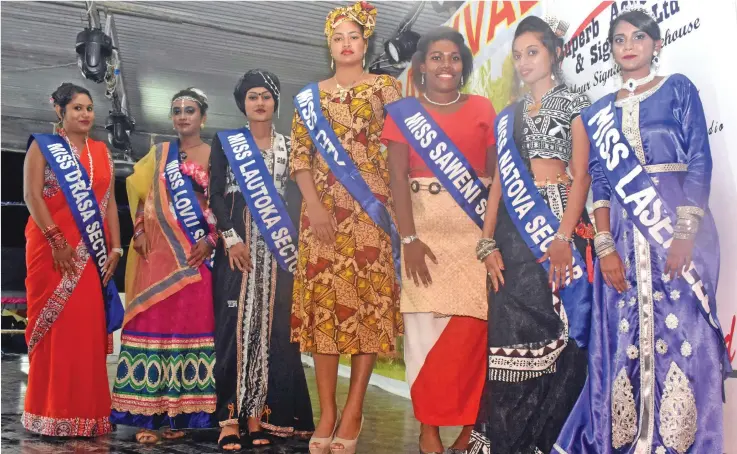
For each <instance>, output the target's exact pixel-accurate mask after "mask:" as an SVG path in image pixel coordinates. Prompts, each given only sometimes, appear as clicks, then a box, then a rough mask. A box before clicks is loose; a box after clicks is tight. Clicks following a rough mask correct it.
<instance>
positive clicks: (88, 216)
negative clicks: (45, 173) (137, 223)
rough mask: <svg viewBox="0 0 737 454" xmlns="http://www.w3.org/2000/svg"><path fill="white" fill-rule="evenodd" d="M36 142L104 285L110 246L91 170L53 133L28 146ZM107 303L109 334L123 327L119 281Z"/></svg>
mask: <svg viewBox="0 0 737 454" xmlns="http://www.w3.org/2000/svg"><path fill="white" fill-rule="evenodd" d="M34 139H35V140H36V143H38V147H39V148H40V149H41V153H43V155H44V158H46V162H47V163H48V165H49V167H50V168H51V171H52V172H54V175H56V179H57V180H58V181H59V187H60V188H61V190H62V192H63V193H64V197H65V198H66V200H67V205H69V209H70V210H71V211H72V215H73V216H74V222H75V223H76V224H77V229H79V231H80V233H82V239H83V241H84V244H85V246H86V247H87V251H88V252H89V254H90V258H91V259H92V262H93V263H94V264H95V267H96V268H97V273H98V274H99V276H100V285H102V279H103V277H104V275H105V273H103V272H102V267H103V265H105V262H106V261H107V245H106V244H105V231H104V230H103V226H104V223H103V220H102V215H101V214H100V206H99V205H98V204H97V199H96V198H95V193H94V192H93V191H92V189H87V188H89V187H90V180H89V178H88V177H87V171H86V170H85V168H84V167H82V165H81V164H80V165H79V170H78V169H77V166H75V165H74V161H76V158H75V157H74V156H73V154H72V150H71V149H70V148H69V144H67V142H66V141H65V140H64V139H63V138H62V137H61V136H57V135H52V134H33V135H32V136H31V137H30V138H29V139H28V146H29V147H30V146H31V143H32V142H33V140H34ZM102 293H103V298H104V301H105V326H106V327H107V332H108V333H112V332H114V331H117V330H118V329H120V327H121V326H123V314H124V310H123V303H122V302H121V301H120V295H118V289H117V288H116V287H115V281H114V280H113V279H110V281H109V282H108V283H107V285H106V286H105V287H104V288H103V289H102Z"/></svg>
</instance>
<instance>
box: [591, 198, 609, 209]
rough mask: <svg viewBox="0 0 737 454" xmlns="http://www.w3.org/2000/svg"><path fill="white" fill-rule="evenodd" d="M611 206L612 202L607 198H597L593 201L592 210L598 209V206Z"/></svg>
mask: <svg viewBox="0 0 737 454" xmlns="http://www.w3.org/2000/svg"><path fill="white" fill-rule="evenodd" d="M611 206H612V202H610V201H608V200H597V201H596V202H594V211H596V210H598V209H599V208H609V207H611Z"/></svg>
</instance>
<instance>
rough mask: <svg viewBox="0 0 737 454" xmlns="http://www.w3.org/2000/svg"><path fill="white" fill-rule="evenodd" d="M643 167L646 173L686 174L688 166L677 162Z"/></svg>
mask: <svg viewBox="0 0 737 454" xmlns="http://www.w3.org/2000/svg"><path fill="white" fill-rule="evenodd" d="M644 167H645V172H647V173H668V172H688V164H681V163H679V162H673V163H667V164H651V165H648V166H644Z"/></svg>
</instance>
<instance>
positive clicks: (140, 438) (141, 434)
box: [136, 429, 160, 445]
mask: <svg viewBox="0 0 737 454" xmlns="http://www.w3.org/2000/svg"><path fill="white" fill-rule="evenodd" d="M146 437H150V438H149V439H148V440H144V438H146ZM159 440H160V438H159V434H157V433H156V432H154V431H152V430H147V429H141V430H139V431H138V432H137V433H136V441H137V442H138V443H140V444H142V445H155V444H156V443H158V442H159Z"/></svg>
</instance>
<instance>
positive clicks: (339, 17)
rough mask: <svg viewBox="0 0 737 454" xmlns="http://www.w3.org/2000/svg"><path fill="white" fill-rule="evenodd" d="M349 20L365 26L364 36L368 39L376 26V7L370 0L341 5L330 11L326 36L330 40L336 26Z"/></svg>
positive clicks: (326, 22)
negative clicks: (368, 0)
mask: <svg viewBox="0 0 737 454" xmlns="http://www.w3.org/2000/svg"><path fill="white" fill-rule="evenodd" d="M347 20H349V21H353V22H355V23H357V24H358V25H360V26H361V27H363V37H364V39H368V38H369V37H370V36H371V35H373V34H374V28H376V8H374V6H373V5H372V4H370V3H369V2H356V3H354V4H353V5H352V6H341V7H338V8H335V9H334V10H332V11H330V14H328V17H327V19H326V20H325V36H326V37H327V38H328V42H329V41H330V39H331V38H332V37H333V33H334V32H335V27H337V26H338V25H340V24H341V23H343V22H345V21H347Z"/></svg>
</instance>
